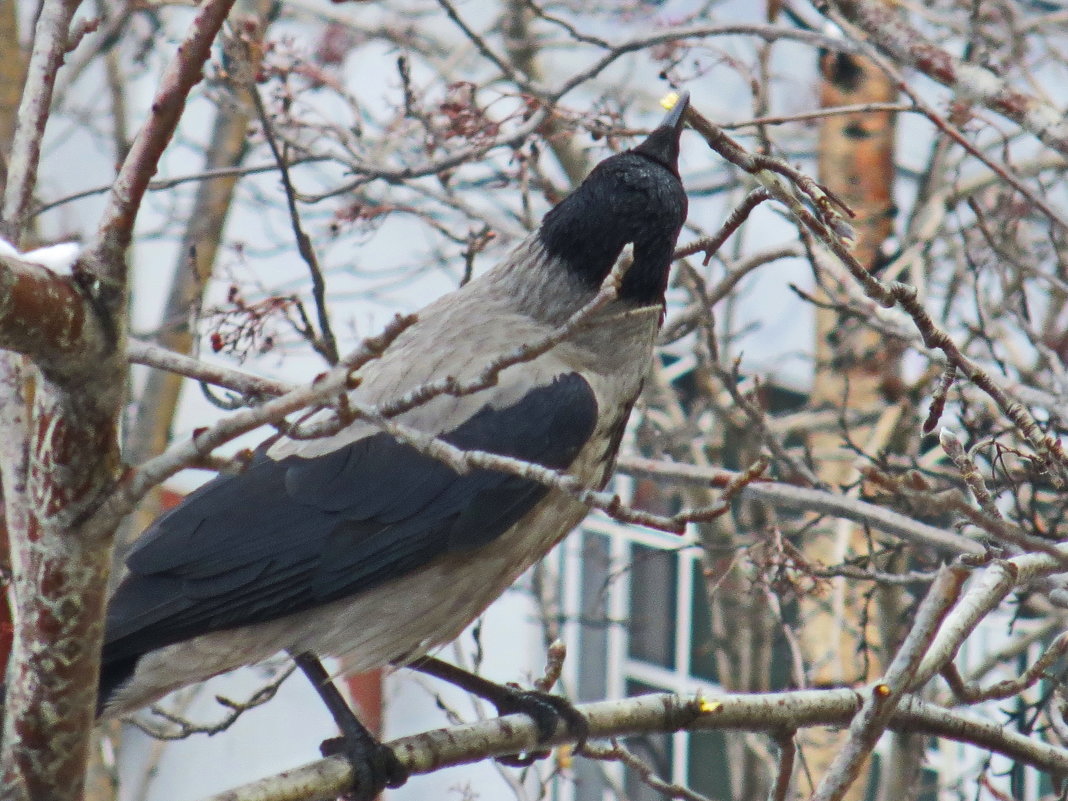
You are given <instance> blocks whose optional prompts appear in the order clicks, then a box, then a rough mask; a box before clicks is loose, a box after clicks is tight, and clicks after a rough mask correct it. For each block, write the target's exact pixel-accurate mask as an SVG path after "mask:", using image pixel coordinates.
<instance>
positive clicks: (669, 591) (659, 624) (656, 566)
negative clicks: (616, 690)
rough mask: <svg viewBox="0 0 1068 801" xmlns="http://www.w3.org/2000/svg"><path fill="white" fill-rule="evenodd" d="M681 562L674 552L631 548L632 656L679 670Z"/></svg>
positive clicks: (638, 547) (642, 547) (635, 546)
mask: <svg viewBox="0 0 1068 801" xmlns="http://www.w3.org/2000/svg"><path fill="white" fill-rule="evenodd" d="M677 562H678V558H677V556H676V555H675V553H674V552H673V551H662V550H660V549H658V548H648V547H646V546H644V545H637V544H635V545H633V546H632V547H631V566H630V567H631V569H630V655H631V656H632V657H633V658H635V659H641V660H643V661H645V662H652V663H654V664H657V665H661V666H663V667H666V668H669V669H674V667H675V618H676V613H675V609H676V598H675V594H676V585H677V580H676V579H677V576H676V570H677Z"/></svg>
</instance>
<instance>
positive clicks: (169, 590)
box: [104, 373, 597, 662]
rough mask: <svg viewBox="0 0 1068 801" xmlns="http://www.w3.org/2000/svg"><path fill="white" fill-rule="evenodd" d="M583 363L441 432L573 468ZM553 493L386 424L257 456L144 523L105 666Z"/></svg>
mask: <svg viewBox="0 0 1068 801" xmlns="http://www.w3.org/2000/svg"><path fill="white" fill-rule="evenodd" d="M596 420H597V401H596V398H595V396H594V394H593V391H592V389H591V388H590V386H589V384H588V383H587V382H586V381H585V379H583V378H582V376H580V375H579V374H577V373H567V374H563V375H560V376H557V377H556V378H555V379H554V380H553V381H552V382H551V383H549V384H547V385H544V386H539V387H536V388H533V389H531V390H530V391H529V392H528V393H527V394H526V395H524V396H523V397H522V398H520V399H519V400H518V401H516V402H515V403H513V404H512V405H510V406H507V407H505V408H500V409H494V408H492V406H489V405H487V406H485V407H483V408H482V409H481V410H480V411H479V412H477V413H476V414H474V415H473V416H472V417H470V418H468V419H467V420H466V421H465V422H463V423H462V424H461V425H459V426H458V427H456V428H454V429H453V430H452V431H449V432H448V433H446V434H444V435H443V436H442V438H443V439H445V440H447V441H448V442H450V443H452V444H453V445H456V446H457V447H460V448H464V449H468V450H485V451H491V452H493V453H497V454H501V455H504V456H513V457H516V458H519V459H523V460H526V461H531V462H536V463H538V464H542V465H544V466H546V467H551V468H556V469H565V468H567V467H568V466H569V465H570V464H571V462H572V461H573V460H574V458H575V456H576V455H577V454H578V453H579V451H580V450H581V448H582V446H583V445H584V444H585V443H586V442H587V440H588V439H589V437H590V435H591V434H592V433H593V430H594V427H595V424H596ZM546 493H547V490H546V488H545V487H544V486H543V485H541V484H538V483H535V482H532V481H529V480H527V479H523V478H519V477H517V476H514V475H510V474H506V473H501V472H497V471H492V470H472V471H470V472H468V473H466V474H464V475H460V474H458V473H456V472H455V471H453V470H452V469H451V468H449V467H447V466H445V465H444V464H442V463H441V462H439V461H437V460H436V459H433V458H431V457H428V456H424V455H422V454H420V453H419V452H418V451H416V450H415V449H414V448H412V447H410V446H408V445H403V444H400V443H398V442H397V441H396V440H394V439H393V438H392V437H390V436H389V435H388V434H385V433H382V432H379V433H375V434H372V435H370V436H365V437H363V438H361V439H359V440H357V441H355V442H353V443H351V444H349V445H346V446H344V447H341V448H338V449H337V450H335V451H332V452H330V453H328V454H325V455H322V456H318V457H315V458H309V459H305V458H301V457H299V456H290V457H287V458H285V459H282V460H279V461H276V460H274V459H271V458H270V457H268V456H266V455H265V454H260V455H258V457H257V458H256V459H255V460H254V462H253V464H252V465H251V466H250V467H249V468H248V469H247V470H246V471H245V472H243V473H241V474H239V475H235V476H220V477H219V478H216V479H215V480H213V481H211V482H209V483H208V484H206V485H204V486H203V487H201V488H200V489H199V490H197V491H196V492H194V493H192V494H191V495H189V497H188V498H186V499H185V500H184V501H183V502H182V503H181V504H180V505H179V506H178V507H176V508H175V509H173V510H172V511H170V512H168V513H167V514H165V515H163V516H162V517H161V518H159V520H157V521H156V523H154V524H153V526H152V528H151V529H150V530H149V531H148V532H146V534H145V535H144V536H143V537H142V539H141V540H140V541H139V542H138V544H137V545H136V546H135V548H134V550H133V551H132V552H131V553H130V556H129V557H128V559H127V565H128V567H129V569H130V574H129V576H128V577H127V578H126V579H125V580H124V581H123V583H122V584H121V585H120V587H119V589H118V590H117V591H116V594H115V596H114V597H113V598H112V601H111V604H110V606H109V610H108V623H107V632H106V634H105V648H104V660H105V662H109V661H115V660H121V659H127V658H129V657H132V656H136V655H139V654H142V653H146V652H148V651H150V650H152V649H155V648H159V647H162V646H164V645H168V644H171V643H174V642H179V641H181V640H184V639H188V638H190V637H193V636H196V635H199V634H204V633H207V632H210V631H218V630H222V629H227V628H233V627H236V626H245V625H250V624H254V623H260V622H264V621H268V620H273V619H276V618H279V617H283V616H285V615H289V614H292V613H295V612H300V611H302V610H304V609H308V608H311V607H316V606H319V605H321V604H324V603H328V602H330V601H333V600H337V599H340V598H344V597H346V596H350V595H353V594H356V593H359V592H363V591H365V590H367V589H370V588H372V587H374V586H376V585H378V584H381V583H383V582H386V581H389V580H390V579H393V578H396V577H398V576H402V575H405V574H407V573H410V572H411V571H413V570H415V569H417V568H419V567H421V566H423V565H425V564H427V563H428V562H430V561H431V560H432V559H434V558H435V557H437V556H440V555H443V554H446V553H449V552H456V551H463V550H465V549H472V548H477V547H479V546H481V545H485V544H486V543H488V542H490V541H492V540H493V539H494V538H496V537H498V536H500V535H501V534H502V533H504V532H505V531H506V530H507V529H508V528H510V527H511V526H512V525H513V524H514V523H515V522H516V521H518V520H519V519H520V518H521V517H523V515H525V514H526V513H527V512H528V511H530V509H531V508H532V507H533V506H534V505H535V504H536V503H537V502H538V501H539V500H540V499H541V498H543V497H544V496H545V495H546Z"/></svg>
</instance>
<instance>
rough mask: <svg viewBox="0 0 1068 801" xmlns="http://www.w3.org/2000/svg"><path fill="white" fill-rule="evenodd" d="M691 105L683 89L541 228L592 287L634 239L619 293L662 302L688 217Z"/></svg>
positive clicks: (554, 252)
mask: <svg viewBox="0 0 1068 801" xmlns="http://www.w3.org/2000/svg"><path fill="white" fill-rule="evenodd" d="M688 105H689V96H688V95H683V96H682V97H681V98H680V99H679V101H678V103H676V104H675V107H674V108H673V109H672V110H671V111H670V112H669V113H668V115H667V116H666V117H665V118H664V121H663V122H662V123H661V124H660V126H659V127H658V128H657V129H656V130H655V131H653V132H652V133H651V134H650V135H649V136H648V138H646V140H645V141H644V142H642V143H641V144H640V145H638V146H637V147H635V148H634V149H633V150H628V151H626V152H624V153H620V154H618V155H615V156H612V157H611V158H608V159H605V160H604V161H602V162H601V163H600V164H598V165H597V167H596V168H595V169H594V170H593V172H591V173H590V174H589V176H588V177H587V178H586V180H585V181H583V182H582V185H581V186H579V188H578V189H576V190H575V191H574V192H572V193H571V194H570V195H568V196H567V197H566V198H564V200H563V201H561V202H560V203H559V204H558V205H557V206H556V207H555V208H554V209H553V210H552V211H550V212H549V213H548V214H547V215H545V219H544V220H543V221H542V224H541V229H540V231H539V232H538V236H539V238H540V239H541V241H542V244H543V245H544V247H545V250H546V251H547V252H548V253H549V255H551V256H554V257H556V258H557V259H559V260H560V261H561V262H562V263H563V264H564V265H565V267H566V268H567V269H569V270H570V271H572V273H573V275H575V276H576V277H578V278H579V279H580V280H581V281H582V283H583V284H585V285H587V286H589V287H590V288H591V289H596V288H597V287H599V286H600V285H601V283H602V282H603V281H604V279H605V278H606V277H607V276H608V273H609V272H610V271H611V269H612V266H613V265H614V264H615V262H616V259H617V258H618V257H619V254H620V252H621V251H622V250H623V247H624V246H625V245H627V244H629V243H633V245H634V263H633V265H632V266H631V267H630V269H629V270H628V271H627V274H626V276H625V277H624V279H623V284H622V286H621V287H620V292H619V297H620V298H622V299H624V300H628V301H631V302H634V303H637V304H641V305H648V304H652V303H658V302H663V299H664V290H665V289H666V288H667V280H668V271H669V269H670V267H671V255H672V252H673V251H674V249H675V242H676V240H677V239H678V237H679V231H680V230H681V229H682V224H683V222H685V220H686V207H687V203H686V192H685V190H684V189H683V188H682V181H681V180H680V179H679V164H678V162H679V136H680V134H681V133H682V128H683V118H684V117H685V116H686V108H687V106H688Z"/></svg>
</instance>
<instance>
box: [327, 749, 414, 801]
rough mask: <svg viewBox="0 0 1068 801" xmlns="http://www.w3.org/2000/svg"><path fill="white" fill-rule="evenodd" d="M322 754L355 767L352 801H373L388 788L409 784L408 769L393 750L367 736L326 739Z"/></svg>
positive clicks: (353, 771)
mask: <svg viewBox="0 0 1068 801" xmlns="http://www.w3.org/2000/svg"><path fill="white" fill-rule="evenodd" d="M319 751H320V752H321V753H322V755H323V756H324V757H326V756H343V757H345V758H346V759H348V761H349V764H350V765H352V777H353V781H352V787H353V789H352V790H351V791H350V792H348V793H346V794H345V796H344V797H345V798H346V799H348V801H372V799H374V798H377V797H378V795H379V794H380V793H381V792H382V790H384V789H385V788H386V787H400V786H401V785H402V784H404V783H405V782H406V781H408V769H407V768H405V767H404V765H402V764H401V762H400V760H399V759H397V755H396V754H395V753H393V749H392V748H390V747H389V746H386V745H383V744H382V743H380V742H379V741H378V740H376V739H374V738H373V737H370V736H364V735H363V733H353V732H350V733H349V736H341V737H331V738H330V739H329V740H323V743H322V745H320V746H319Z"/></svg>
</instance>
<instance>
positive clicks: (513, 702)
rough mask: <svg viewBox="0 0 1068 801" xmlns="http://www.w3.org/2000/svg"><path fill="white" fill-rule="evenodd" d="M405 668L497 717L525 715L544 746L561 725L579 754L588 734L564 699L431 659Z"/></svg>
mask: <svg viewBox="0 0 1068 801" xmlns="http://www.w3.org/2000/svg"><path fill="white" fill-rule="evenodd" d="M408 667H410V668H412V669H413V670H418V671H419V672H420V673H425V674H427V675H428V676H434V677H435V678H438V679H442V680H443V681H447V682H449V683H450V684H454V685H456V686H457V687H459V688H461V689H463V690H467V691H468V692H469V693H471V694H472V695H477V696H478V697H479V698H482V699H484V700H486V701H489V702H490V703H491V704H493V705H494V706H495V707H497V714H499V715H511V714H515V713H522V714H524V715H526V716H527V717H529V718H531V719H532V720H533V721H534V724H535V725H536V726H537V727H538V742H539V743H544V742H546V741H547V740H548V739H549V738H550V737H552V736H553V733H554V732H555V731H556V727H557V724H559V722H560V721H563V722H564V724H565V725H566V726H567V728H568V730H569V731H570V732H571V733H572V734H574V735H575V736H576V738H577V741H578V742H577V744H576V746H575V750H576V751H579V750H581V749H582V746H584V745H585V744H586V737H587V735H588V734H589V730H590V724H589V721H588V720H586V717H585V716H584V715H583V714H582V713H581V712H579V711H578V710H577V709H575V707H574V705H572V704H571V702H570V701H568V700H567V699H566V698H563V697H561V696H559V695H553V694H552V693H546V692H541V691H540V690H523V689H520V688H519V687H518V686H515V685H509V684H497V683H496V682H492V681H490V680H489V679H484V678H482V676H476V675H475V674H474V673H471V672H470V671H467V670H464V669H463V668H459V667H456V665H451V664H449V663H448V662H443V661H442V660H440V659H436V658H434V657H432V656H427V657H423V658H422V659H420V660H419V661H418V662H413V663H411V664H410V665H408ZM548 755H549V751H547V750H545V751H535V752H532V753H530V754H525V755H512V756H503V757H498V758H497V759H498V761H500V762H504V763H506V764H509V765H514V766H519V767H523V766H526V765H530V764H531V763H532V762H534V761H535V760H537V759H543V758H544V757H546V756H548Z"/></svg>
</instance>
